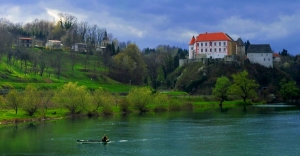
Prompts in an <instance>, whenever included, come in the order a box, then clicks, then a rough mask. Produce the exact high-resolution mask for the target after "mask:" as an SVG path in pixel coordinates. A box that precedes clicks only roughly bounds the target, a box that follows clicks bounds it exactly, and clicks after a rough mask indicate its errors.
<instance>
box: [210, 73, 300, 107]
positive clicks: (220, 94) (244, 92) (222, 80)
mask: <svg viewBox="0 0 300 156" xmlns="http://www.w3.org/2000/svg"><path fill="white" fill-rule="evenodd" d="M232 79H233V82H231V81H230V79H229V78H228V77H226V76H222V77H219V78H217V81H216V84H215V87H214V88H213V90H212V94H213V95H214V96H215V97H216V98H217V99H218V100H219V101H220V104H219V106H220V109H221V110H223V105H222V104H223V102H224V101H225V100H228V97H229V96H230V95H234V96H239V97H240V98H242V99H243V102H244V103H246V102H247V101H246V100H247V99H255V98H257V96H258V91H259V90H258V87H259V84H257V82H256V81H255V80H254V79H251V78H250V77H249V74H248V72H247V71H246V70H244V71H242V72H238V73H235V74H232ZM264 91H265V90H263V89H262V90H260V92H261V93H260V94H262V95H264V96H265V99H270V101H272V100H273V99H275V95H274V94H267V95H265V94H264ZM279 92H280V93H281V95H282V97H283V100H284V101H287V102H290V100H292V101H293V100H296V99H299V95H300V89H299V88H298V87H297V85H296V81H294V80H289V81H288V80H286V79H282V80H281V82H280V90H279ZM260 102H261V101H260ZM250 103H251V102H250Z"/></svg>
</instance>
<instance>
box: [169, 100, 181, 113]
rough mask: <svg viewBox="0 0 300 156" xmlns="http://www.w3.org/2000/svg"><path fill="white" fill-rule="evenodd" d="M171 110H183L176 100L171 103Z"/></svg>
mask: <svg viewBox="0 0 300 156" xmlns="http://www.w3.org/2000/svg"><path fill="white" fill-rule="evenodd" d="M169 110H170V111H179V110H181V104H180V103H179V102H178V101H176V100H172V101H171V102H170V105H169Z"/></svg>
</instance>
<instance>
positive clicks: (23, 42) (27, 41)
mask: <svg viewBox="0 0 300 156" xmlns="http://www.w3.org/2000/svg"><path fill="white" fill-rule="evenodd" d="M17 45H18V46H19V47H32V38H29V37H19V39H18V41H17Z"/></svg>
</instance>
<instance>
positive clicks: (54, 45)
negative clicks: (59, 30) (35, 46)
mask: <svg viewBox="0 0 300 156" xmlns="http://www.w3.org/2000/svg"><path fill="white" fill-rule="evenodd" d="M62 47H63V44H61V41H59V40H48V42H47V43H46V48H47V49H62Z"/></svg>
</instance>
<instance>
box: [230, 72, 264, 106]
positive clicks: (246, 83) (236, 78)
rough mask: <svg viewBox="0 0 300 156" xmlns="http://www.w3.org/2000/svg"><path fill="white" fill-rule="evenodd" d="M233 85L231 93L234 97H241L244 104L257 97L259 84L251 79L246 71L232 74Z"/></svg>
mask: <svg viewBox="0 0 300 156" xmlns="http://www.w3.org/2000/svg"><path fill="white" fill-rule="evenodd" d="M232 78H233V84H232V86H231V87H230V93H231V94H234V95H239V96H240V97H241V98H242V99H243V101H244V102H246V99H248V98H249V97H254V96H255V95H256V89H257V88H258V86H259V85H258V84H257V83H256V82H255V80H253V79H250V78H249V76H248V72H247V71H246V70H244V71H242V72H239V73H236V74H232Z"/></svg>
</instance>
